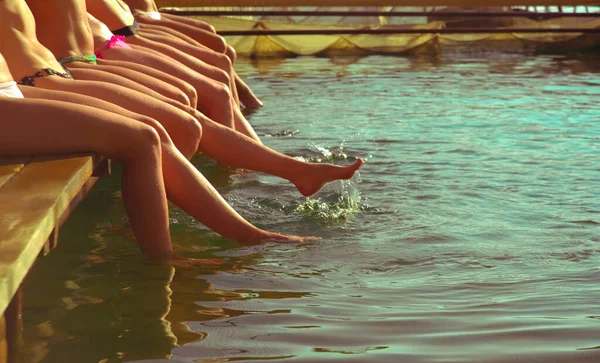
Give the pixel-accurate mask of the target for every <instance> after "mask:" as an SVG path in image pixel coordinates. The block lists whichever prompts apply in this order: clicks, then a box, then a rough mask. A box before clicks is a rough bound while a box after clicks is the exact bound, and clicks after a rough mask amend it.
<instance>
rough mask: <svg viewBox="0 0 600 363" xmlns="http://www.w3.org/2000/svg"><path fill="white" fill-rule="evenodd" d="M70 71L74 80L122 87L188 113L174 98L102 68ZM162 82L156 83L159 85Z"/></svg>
mask: <svg viewBox="0 0 600 363" xmlns="http://www.w3.org/2000/svg"><path fill="white" fill-rule="evenodd" d="M68 68H69V70H70V71H71V73H72V74H73V78H75V79H77V80H80V81H98V82H106V83H110V84H113V85H117V86H122V87H126V88H129V89H131V90H134V91H136V92H139V93H142V94H145V95H148V96H150V97H152V98H155V99H156V100H159V101H162V102H164V103H167V104H169V105H171V106H174V107H177V108H179V109H180V110H183V111H186V110H187V109H188V108H189V106H186V105H184V104H182V103H180V102H178V101H176V100H174V99H172V98H169V97H166V96H164V95H162V94H161V93H159V92H157V91H155V90H153V89H151V88H150V87H146V86H144V85H143V84H141V83H137V82H135V81H132V80H130V79H128V78H125V77H122V76H120V75H117V74H112V73H109V72H107V71H103V70H101V69H100V68H97V67H96V66H95V65H93V64H85V65H81V64H80V65H77V66H75V67H71V66H70V65H69V66H68ZM158 82H160V81H158V80H157V81H156V83H157V84H158Z"/></svg>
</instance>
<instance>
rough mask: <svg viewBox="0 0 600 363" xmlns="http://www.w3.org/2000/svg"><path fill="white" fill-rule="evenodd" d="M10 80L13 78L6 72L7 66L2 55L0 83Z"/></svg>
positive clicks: (0, 59) (0, 60)
mask: <svg viewBox="0 0 600 363" xmlns="http://www.w3.org/2000/svg"><path fill="white" fill-rule="evenodd" d="M12 80H13V78H12V75H11V74H10V71H9V70H8V65H7V64H6V61H5V60H4V57H3V56H2V54H0V83H4V82H10V81H12Z"/></svg>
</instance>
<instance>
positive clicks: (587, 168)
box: [22, 54, 600, 363]
mask: <svg viewBox="0 0 600 363" xmlns="http://www.w3.org/2000/svg"><path fill="white" fill-rule="evenodd" d="M238 69H239V72H240V73H241V74H242V76H243V77H244V78H245V79H247V81H248V83H249V84H250V85H251V86H252V87H253V89H254V90H255V92H256V93H257V94H258V95H260V96H261V97H262V99H263V101H264V102H265V107H264V108H263V109H262V110H260V111H258V112H255V113H253V114H251V115H249V116H248V117H249V119H250V120H251V122H252V124H253V125H254V126H255V128H256V129H257V131H258V133H259V134H260V135H261V136H262V138H263V140H264V142H265V143H266V144H267V145H269V146H271V147H273V148H274V149H276V150H279V151H282V152H284V153H286V154H289V155H294V156H296V157H299V158H303V159H305V160H311V161H319V160H322V161H328V162H334V163H339V164H344V163H350V162H352V161H354V160H355V158H356V157H362V158H364V159H365V161H366V164H365V166H364V167H363V168H362V169H361V170H360V173H359V175H357V176H356V177H355V178H354V179H352V180H350V181H347V182H343V183H342V182H335V183H332V184H330V185H327V186H326V187H325V188H324V189H323V190H322V191H321V192H320V193H319V194H317V195H316V196H314V197H312V198H309V199H307V198H304V197H302V196H301V195H299V194H298V193H297V192H296V190H295V189H294V188H293V186H292V185H290V184H289V183H288V182H286V181H283V180H280V179H277V178H275V177H270V176H266V175H262V174H258V173H254V172H245V171H233V170H226V169H223V168H220V167H218V166H216V165H215V164H214V163H213V162H211V161H210V160H208V159H206V158H203V157H198V158H197V159H195V160H194V162H195V163H196V164H197V165H198V166H199V168H200V169H201V170H202V171H203V172H205V174H206V175H207V176H208V177H209V179H210V180H211V181H212V182H213V183H214V184H215V185H216V186H217V187H218V189H219V190H220V191H221V192H222V193H223V194H224V195H226V198H227V200H228V201H229V202H230V203H231V204H232V205H233V206H234V208H235V209H236V210H238V211H239V212H240V213H241V214H243V215H244V216H245V217H247V218H248V219H249V220H251V221H252V222H253V223H256V224H258V225H260V226H261V227H265V228H267V229H271V230H277V231H281V232H285V233H293V234H301V235H317V236H320V237H321V238H322V239H321V240H320V241H318V242H315V243H310V244H306V245H299V246H295V245H293V246H292V245H282V244H267V245H261V246H253V247H241V246H239V245H237V244H236V243H233V242H231V241H228V240H226V239H224V238H221V237H219V236H217V235H215V234H214V233H212V232H210V231H208V230H207V229H206V228H205V227H203V226H202V225H201V224H199V223H197V222H195V221H194V220H193V219H191V218H190V217H189V216H186V215H185V214H184V213H182V212H181V211H179V210H177V209H176V208H174V207H173V208H172V216H171V218H172V230H173V241H174V243H175V245H176V248H177V249H178V250H179V251H180V253H182V254H184V255H186V256H189V257H196V258H213V259H218V260H219V261H221V262H222V264H221V265H220V266H217V267H211V268H208V267H206V268H191V267H184V266H183V267H182V266H165V265H152V264H148V263H146V262H145V261H144V260H143V259H142V258H141V257H140V254H139V252H138V249H137V246H136V245H135V243H134V241H133V238H132V236H131V232H130V230H129V229H128V228H127V223H126V220H125V216H124V212H123V208H122V205H121V201H120V197H119V193H118V173H119V172H118V169H117V170H116V171H115V173H114V174H115V176H114V177H112V178H108V179H104V180H102V181H101V182H100V183H99V184H98V185H97V187H96V188H95V189H94V190H93V191H92V193H91V195H90V196H89V198H87V199H86V201H85V202H84V203H83V204H82V205H81V206H80V207H79V208H78V209H77V211H76V213H74V214H73V216H72V217H71V219H70V220H69V221H68V223H67V224H66V225H65V226H64V228H63V229H62V230H61V236H60V243H59V247H58V248H57V250H56V251H54V252H53V253H51V254H50V255H49V256H47V257H45V258H43V259H42V260H41V261H40V262H39V263H38V265H37V266H36V268H35V269H34V270H33V271H32V272H31V274H30V276H29V278H28V280H27V282H26V284H25V291H24V292H25V298H24V301H25V306H24V325H25V330H24V331H25V333H24V337H23V351H24V353H23V357H22V361H23V362H27V363H30V362H45V363H55V362H57V363H58V362H77V363H85V362H102V363H109V362H110V363H113V362H134V361H143V362H229V361H253V362H255V361H269V362H271V361H286V362H287V361H289V362H329V361H331V362H333V361H336V362H498V363H500V362H517V361H519V362H598V361H600V283H599V282H600V263H599V262H600V188H599V187H600V146H599V145H600V142H599V141H600V105H599V103H598V101H599V100H600V97H599V96H600V57H599V56H597V55H586V56H530V55H516V54H510V55H507V54H471V55H457V54H453V55H444V56H436V57H413V58H401V57H382V56H370V57H365V58H337V59H329V58H294V59H277V60H261V61H249V60H240V64H239V65H238Z"/></svg>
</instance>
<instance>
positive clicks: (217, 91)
mask: <svg viewBox="0 0 600 363" xmlns="http://www.w3.org/2000/svg"><path fill="white" fill-rule="evenodd" d="M212 93H213V94H214V95H215V98H216V99H217V100H219V101H221V102H225V101H226V102H228V103H229V102H230V99H231V97H232V95H231V90H230V89H229V86H228V85H227V84H225V83H218V82H215V84H214V85H213V92H212Z"/></svg>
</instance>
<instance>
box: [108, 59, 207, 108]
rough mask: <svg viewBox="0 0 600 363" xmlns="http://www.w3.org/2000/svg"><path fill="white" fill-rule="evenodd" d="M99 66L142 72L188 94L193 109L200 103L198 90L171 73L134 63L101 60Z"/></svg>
mask: <svg viewBox="0 0 600 363" xmlns="http://www.w3.org/2000/svg"><path fill="white" fill-rule="evenodd" d="M98 65H107V66H112V67H119V68H122V69H128V70H132V71H136V72H140V73H143V74H146V75H148V76H150V77H151V78H152V79H158V80H161V81H163V82H165V83H168V84H170V85H172V86H173V87H177V88H178V89H179V90H181V91H182V92H183V93H184V94H186V95H187V97H188V99H189V101H190V105H191V106H192V107H193V108H196V104H197V102H198V95H197V93H196V89H195V88H194V87H192V85H191V84H189V83H188V82H186V81H185V80H183V79H181V78H179V77H175V76H173V75H171V74H169V73H166V72H163V71H161V70H160V69H156V68H152V67H148V66H146V65H142V64H140V63H134V62H132V61H124V60H109V59H99V60H98ZM159 68H162V67H159Z"/></svg>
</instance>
